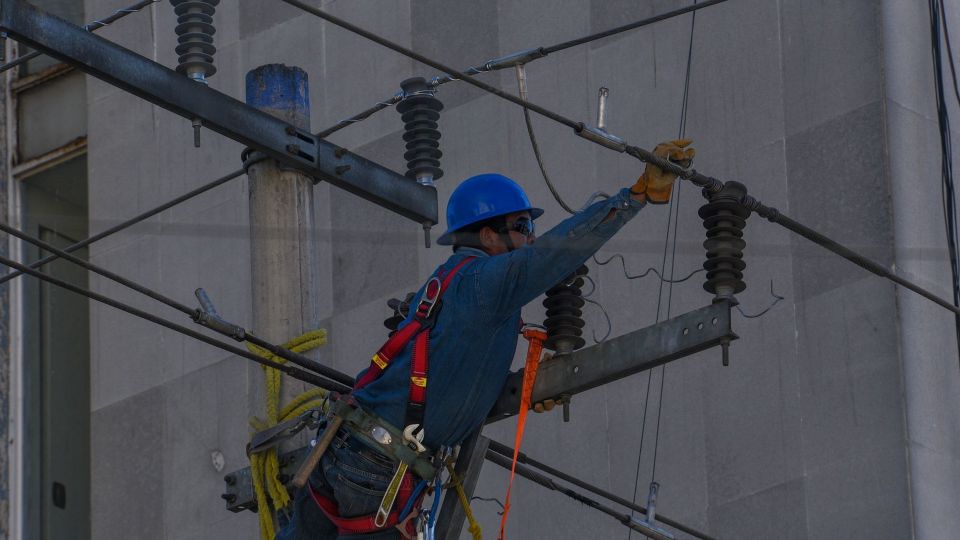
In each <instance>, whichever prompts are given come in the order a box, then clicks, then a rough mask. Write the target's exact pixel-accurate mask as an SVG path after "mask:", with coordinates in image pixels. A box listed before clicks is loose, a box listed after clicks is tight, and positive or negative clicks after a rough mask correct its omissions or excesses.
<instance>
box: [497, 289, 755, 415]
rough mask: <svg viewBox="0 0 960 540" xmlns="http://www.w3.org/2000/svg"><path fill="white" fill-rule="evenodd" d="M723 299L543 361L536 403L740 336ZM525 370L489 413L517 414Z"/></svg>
mask: <svg viewBox="0 0 960 540" xmlns="http://www.w3.org/2000/svg"><path fill="white" fill-rule="evenodd" d="M730 308H731V305H730V302H729V301H728V300H724V301H721V302H717V303H714V304H710V305H709V306H706V307H702V308H700V309H697V310H694V311H691V312H689V313H684V314H683V315H680V316H677V317H674V318H672V319H668V320H666V321H662V322H659V323H657V324H655V325H653V326H648V327H646V328H641V329H639V330H635V331H633V332H630V333H628V334H624V335H622V336H620V337H617V338H613V339H610V340H608V341H605V342H603V343H600V344H599V345H594V346H592V347H587V348H585V349H580V350H578V351H574V352H572V353H570V354H569V355H562V356H556V357H554V358H552V359H550V360H547V361H545V362H542V363H541V364H540V368H539V369H538V371H537V380H536V382H535V383H534V385H533V395H532V398H531V400H532V402H533V403H536V402H538V401H544V400H547V399H556V398H558V397H560V396H562V395H567V396H572V395H574V394H578V393H580V392H585V391H587V390H590V389H592V388H596V387H598V386H601V385H603V384H606V383H609V382H613V381H615V380H618V379H622V378H624V377H627V376H629V375H632V374H635V373H639V372H641V371H646V370H649V369H653V368H655V367H657V366H660V365H663V364H666V363H668V362H672V361H674V360H679V359H680V358H683V357H686V356H689V355H691V354H694V353H697V352H700V351H703V350H706V349H709V348H711V347H715V346H717V345H720V344H721V343H723V342H724V341H725V340H727V341H732V340H735V339H737V338H738V336H737V334H735V333H734V332H733V329H732V328H731V321H730ZM522 384H523V370H519V371H516V372H514V373H511V374H510V376H509V377H508V378H507V381H506V383H505V384H504V386H503V390H502V391H501V393H500V397H499V398H498V399H497V403H496V404H495V405H494V406H493V409H492V410H491V411H490V414H489V415H488V416H487V422H488V423H489V422H495V421H497V420H502V419H504V418H507V417H509V416H513V415H515V414H517V411H518V410H519V408H520V388H521V387H522Z"/></svg>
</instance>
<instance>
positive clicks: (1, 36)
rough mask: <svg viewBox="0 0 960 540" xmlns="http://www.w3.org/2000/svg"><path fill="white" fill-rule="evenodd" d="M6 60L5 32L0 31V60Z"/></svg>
mask: <svg viewBox="0 0 960 540" xmlns="http://www.w3.org/2000/svg"><path fill="white" fill-rule="evenodd" d="M6 61H7V33H6V32H0V62H6Z"/></svg>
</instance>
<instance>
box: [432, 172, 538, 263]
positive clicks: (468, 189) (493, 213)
mask: <svg viewBox="0 0 960 540" xmlns="http://www.w3.org/2000/svg"><path fill="white" fill-rule="evenodd" d="M524 210H526V211H529V212H530V217H532V218H533V219H537V218H538V217H540V216H541V215H543V210H541V209H540V208H534V207H533V206H531V205H530V199H528V198H527V194H526V193H524V191H523V188H522V187H520V185H519V184H517V183H516V182H514V181H513V180H511V179H509V178H507V177H506V176H503V175H502V174H492V173H488V174H478V175H477V176H473V177H470V178H467V179H466V180H464V181H463V183H462V184H460V185H459V186H457V189H455V190H453V194H452V195H450V201H449V202H448V203H447V232H445V233H443V235H441V236H440V238H438V239H437V243H438V244H440V245H442V246H449V245H450V244H452V243H453V236H454V233H456V232H457V231H459V230H461V229H463V228H464V227H468V226H470V225H473V224H474V223H480V222H481V221H486V220H488V219H490V218H495V217H497V216H505V215H507V214H512V213H514V212H522V211H524Z"/></svg>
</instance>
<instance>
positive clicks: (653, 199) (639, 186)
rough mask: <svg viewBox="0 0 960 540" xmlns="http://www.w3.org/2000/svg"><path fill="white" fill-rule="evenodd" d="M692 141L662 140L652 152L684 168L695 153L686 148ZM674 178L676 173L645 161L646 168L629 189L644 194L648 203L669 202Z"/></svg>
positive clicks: (688, 164) (691, 149)
mask: <svg viewBox="0 0 960 540" xmlns="http://www.w3.org/2000/svg"><path fill="white" fill-rule="evenodd" d="M692 142H693V140H691V139H677V140H675V141H668V142H662V143H660V144H658V145H657V147H656V148H654V149H653V153H654V154H655V155H657V156H658V157H662V158H664V159H669V160H670V161H672V162H674V163H676V164H677V165H680V166H682V167H684V168H686V167H689V166H690V162H691V161H693V156H695V155H696V153H697V152H696V150H694V149H693V148H686V147H687V146H689V145H690V143H692ZM676 179H677V175H675V174H673V173H671V172H667V171H664V170H663V169H661V168H660V167H657V166H656V165H653V164H650V163H647V166H646V168H644V169H643V174H642V175H640V178H637V183H636V184H634V185H633V186H632V187H631V188H630V191H631V192H632V193H634V194H637V195H639V194H641V193H644V194H646V196H647V202H649V203H652V204H666V203H668V202H670V194H671V192H672V191H673V181H674V180H676Z"/></svg>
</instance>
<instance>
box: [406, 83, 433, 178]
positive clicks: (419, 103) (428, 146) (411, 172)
mask: <svg viewBox="0 0 960 540" xmlns="http://www.w3.org/2000/svg"><path fill="white" fill-rule="evenodd" d="M400 89H401V90H402V91H403V99H402V100H401V101H400V102H399V103H397V111H398V112H399V113H400V115H401V116H400V118H401V119H402V120H403V140H404V141H406V143H407V144H406V148H407V151H406V153H404V154H403V159H405V160H407V174H406V176H407V177H408V178H411V179H414V180H416V181H417V182H419V183H421V184H423V185H427V186H433V185H434V184H433V182H434V180H438V179H439V178H440V177H441V176H443V170H442V169H440V157H441V156H442V155H443V152H441V151H440V129H439V125H438V124H437V121H438V120H439V119H440V111H441V110H443V103H441V102H440V100H439V99H437V98H436V96H435V95H434V94H435V91H434V89H433V88H431V87H430V86H428V85H427V81H426V80H425V79H424V78H423V77H414V78H412V79H407V80H405V81H403V82H402V83H400Z"/></svg>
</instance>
